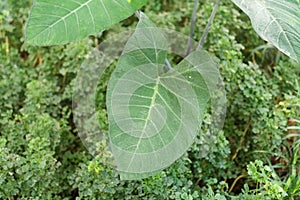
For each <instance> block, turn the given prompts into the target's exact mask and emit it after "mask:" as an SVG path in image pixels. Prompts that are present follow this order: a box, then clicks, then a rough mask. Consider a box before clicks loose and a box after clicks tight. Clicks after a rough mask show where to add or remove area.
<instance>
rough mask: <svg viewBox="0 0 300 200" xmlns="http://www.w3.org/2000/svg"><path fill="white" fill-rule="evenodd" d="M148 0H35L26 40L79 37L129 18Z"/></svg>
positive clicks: (44, 42)
mask: <svg viewBox="0 0 300 200" xmlns="http://www.w3.org/2000/svg"><path fill="white" fill-rule="evenodd" d="M146 1H147V0H131V1H129V0H35V1H34V4H33V7H32V10H31V13H30V16H29V20H28V24H27V27H26V42H27V43H28V44H33V45H41V46H44V45H55V44H66V43H68V42H73V41H78V40H80V39H83V38H85V37H87V36H88V35H93V34H97V33H99V32H101V31H103V30H105V29H107V28H110V27H111V26H112V25H113V24H115V23H118V22H119V21H121V20H123V19H126V18H127V17H129V16H130V15H132V14H133V13H134V12H135V11H136V10H137V9H139V8H140V7H141V6H143V5H144V4H145V3H146Z"/></svg>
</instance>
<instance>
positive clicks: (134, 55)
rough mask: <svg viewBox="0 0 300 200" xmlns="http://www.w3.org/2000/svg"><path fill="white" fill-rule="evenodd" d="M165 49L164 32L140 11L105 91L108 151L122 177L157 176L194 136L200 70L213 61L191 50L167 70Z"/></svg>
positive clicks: (203, 101)
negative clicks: (135, 26)
mask: <svg viewBox="0 0 300 200" xmlns="http://www.w3.org/2000/svg"><path fill="white" fill-rule="evenodd" d="M167 49H168V44H167V40H166V38H165V37H164V34H163V33H162V32H161V30H160V29H158V28H156V27H155V25H154V24H153V23H152V22H151V21H150V20H149V19H148V18H147V17H146V16H145V15H144V14H143V13H141V19H140V22H139V23H138V26H137V28H136V31H135V33H134V34H133V35H132V36H131V38H130V39H129V40H128V42H127V44H126V46H125V49H124V51H123V54H122V55H121V57H120V59H119V62H118V64H117V67H116V69H115V71H114V72H113V74H112V76H111V79H110V81H109V84H108V88H107V109H108V119H109V135H110V141H111V149H112V152H113V155H114V159H115V162H116V166H117V169H118V171H119V172H120V174H121V178H122V179H140V178H144V177H147V176H151V175H154V174H156V173H158V172H159V171H160V170H162V169H164V168H166V167H168V166H169V165H171V164H172V163H173V162H174V161H175V160H176V159H178V158H179V157H180V156H181V155H183V154H184V153H185V152H186V151H187V149H188V148H189V147H190V145H191V144H192V143H193V142H194V138H195V136H196V135H197V134H198V133H199V129H200V127H201V122H202V119H203V113H204V111H205V109H206V105H207V102H208V100H209V91H208V87H207V85H206V82H205V80H204V78H203V77H202V75H201V73H200V71H201V68H204V67H208V68H209V69H213V68H214V67H216V63H215V62H214V60H213V59H212V58H211V57H210V56H209V54H208V53H205V52H204V51H196V52H193V53H192V54H190V55H189V56H188V57H187V58H185V59H184V60H183V61H182V62H181V63H180V64H179V65H177V66H176V67H174V68H172V69H171V70H169V71H167V70H166V66H165V59H166V58H167ZM194 61H197V66H196V65H193V64H192V63H194ZM198 61H199V62H198ZM212 71H213V70H212Z"/></svg>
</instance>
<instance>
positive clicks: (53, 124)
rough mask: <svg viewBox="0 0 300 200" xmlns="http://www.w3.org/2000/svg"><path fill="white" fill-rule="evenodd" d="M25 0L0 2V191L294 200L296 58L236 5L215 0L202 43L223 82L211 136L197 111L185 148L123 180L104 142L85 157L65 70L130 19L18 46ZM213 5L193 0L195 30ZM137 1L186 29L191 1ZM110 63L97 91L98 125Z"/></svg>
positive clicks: (298, 185) (299, 68)
mask: <svg viewBox="0 0 300 200" xmlns="http://www.w3.org/2000/svg"><path fill="white" fill-rule="evenodd" d="M31 5H32V1H30V0H23V1H16V0H2V1H0V149H1V151H0V199H188V200H189V199H300V152H299V151H300V137H299V134H300V130H299V129H300V109H299V108H300V79H299V77H300V65H299V63H297V62H295V61H293V60H291V59H289V58H288V57H286V56H285V55H283V54H282V53H280V52H279V51H278V50H277V49H276V48H274V47H272V46H270V45H269V44H267V43H265V42H264V41H263V40H261V39H260V38H259V36H257V34H256V33H255V32H254V31H253V29H252V27H251V24H250V21H249V19H248V18H247V16H246V15H245V14H243V13H242V12H241V11H240V10H239V9H238V8H237V7H235V6H234V4H233V3H231V2H229V1H228V2H227V1H226V2H225V1H224V2H222V5H221V6H220V7H219V10H218V13H217V15H216V18H215V21H214V23H213V25H212V28H211V31H210V34H209V36H208V40H207V42H206V44H205V49H207V50H208V51H209V52H211V53H213V54H215V55H216V56H217V57H218V58H219V59H220V71H221V74H222V76H223V78H224V82H225V84H226V92H227V99H228V107H227V117H226V120H225V126H224V129H223V131H222V133H220V134H219V135H218V136H215V135H212V134H210V132H209V125H210V123H211V118H210V115H209V114H206V115H205V120H204V125H203V128H202V135H201V136H200V135H199V136H198V137H197V139H196V142H195V144H194V145H193V146H192V147H191V148H190V149H189V151H188V152H187V153H186V154H185V155H184V156H182V158H180V159H179V160H178V161H176V163H174V164H173V165H172V166H171V167H169V168H168V169H166V170H164V171H163V172H161V173H160V174H158V175H156V176H153V177H150V178H147V179H143V180H141V181H121V180H120V178H119V175H118V173H117V172H116V171H115V169H114V168H113V166H112V154H111V153H110V151H109V149H108V145H107V142H106V140H103V141H100V142H99V144H98V149H97V152H98V153H99V154H98V155H97V156H96V157H92V156H91V155H90V154H89V153H88V152H87V151H86V149H85V148H84V146H83V144H82V142H81V140H80V139H79V137H78V136H77V131H76V128H75V126H74V123H73V115H72V90H73V83H74V78H75V77H76V72H77V69H78V68H79V67H80V65H81V63H82V62H83V60H84V58H85V56H86V54H87V53H88V52H89V51H90V50H91V49H93V48H94V47H95V46H97V45H98V44H99V43H100V41H102V40H104V38H106V37H108V36H113V35H116V34H118V33H119V32H121V31H126V30H129V29H134V27H135V25H136V23H137V18H136V17H135V16H132V17H130V18H128V19H126V20H124V21H122V22H121V23H120V24H118V25H115V26H114V27H113V28H112V29H110V30H109V31H105V32H103V33H102V34H99V35H98V36H97V37H89V38H87V39H84V40H83V41H80V42H76V43H71V44H68V45H64V46H52V47H33V46H27V45H23V43H24V29H25V24H26V20H27V17H28V12H29V9H30V6H31ZM212 7H213V3H207V1H206V3H204V1H201V2H200V10H199V11H198V20H197V23H196V30H197V31H196V34H195V39H196V40H199V39H200V37H201V33H202V31H203V30H204V28H205V25H206V23H207V22H206V21H207V19H208V18H209V16H210V13H211V10H212ZM142 10H145V12H146V13H147V15H148V17H149V18H150V19H151V20H152V21H154V22H156V24H157V26H159V27H166V28H170V29H175V30H176V31H179V32H181V33H184V34H186V35H188V34H189V25H190V16H191V13H192V10H193V1H190V0H189V1H180V0H163V1H158V0H154V1H149V2H148V3H147V5H146V6H145V7H144V8H143V9H142ZM176 59H177V58H174V60H173V61H174V62H176ZM110 73H111V71H109V72H107V74H106V76H105V77H104V79H102V80H101V82H100V85H99V92H98V95H97V105H98V112H99V122H100V124H101V126H102V128H103V130H106V131H107V126H108V125H107V119H106V109H105V95H104V94H105V90H104V89H103V86H106V84H107V81H108V78H109V74H110ZM100 86H101V87H100ZM200 152H201V153H200Z"/></svg>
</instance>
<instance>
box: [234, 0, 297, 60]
mask: <svg viewBox="0 0 300 200" xmlns="http://www.w3.org/2000/svg"><path fill="white" fill-rule="evenodd" d="M232 1H233V2H234V3H235V4H236V5H237V6H238V7H240V8H241V9H242V10H243V11H244V12H245V13H246V14H247V15H248V16H249V17H250V19H251V22H252V26H253V28H254V29H255V31H256V32H257V33H258V34H259V35H260V36H261V37H262V38H263V39H264V40H266V41H268V42H270V43H272V44H273V45H274V46H276V47H277V48H278V49H279V50H280V51H282V52H283V53H285V54H286V55H288V56H289V57H291V58H293V59H295V60H297V61H298V62H300V5H299V1H298V0H232Z"/></svg>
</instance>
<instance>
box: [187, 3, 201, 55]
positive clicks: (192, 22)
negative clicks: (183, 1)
mask: <svg viewBox="0 0 300 200" xmlns="http://www.w3.org/2000/svg"><path fill="white" fill-rule="evenodd" d="M198 7H199V0H195V3H194V10H193V14H192V18H191V27H190V35H189V40H188V45H187V50H186V56H187V55H189V54H190V52H191V48H192V41H193V35H194V31H195V24H196V19H197V10H198Z"/></svg>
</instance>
